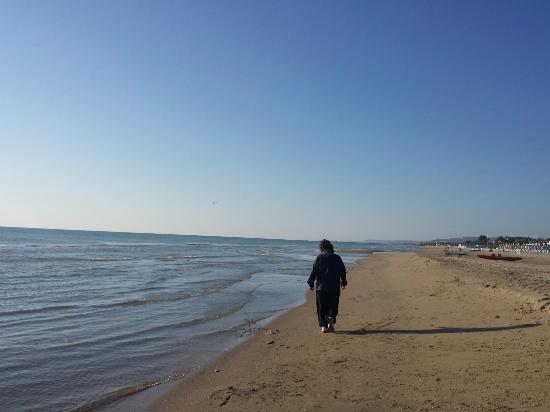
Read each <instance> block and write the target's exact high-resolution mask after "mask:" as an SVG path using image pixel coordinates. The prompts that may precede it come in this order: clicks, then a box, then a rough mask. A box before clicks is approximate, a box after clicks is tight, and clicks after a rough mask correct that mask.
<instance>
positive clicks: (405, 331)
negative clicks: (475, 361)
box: [334, 323, 541, 335]
mask: <svg viewBox="0 0 550 412" xmlns="http://www.w3.org/2000/svg"><path fill="white" fill-rule="evenodd" d="M537 326H541V324H540V323H522V324H520V325H509V326H489V327H485V328H452V327H451V328H449V327H445V326H441V327H438V328H434V329H366V328H361V329H356V330H337V331H335V332H334V333H339V334H341V335H375V334H379V333H383V334H404V335H431V334H438V333H480V332H501V331H505V330H514V329H526V328H535V327H537Z"/></svg>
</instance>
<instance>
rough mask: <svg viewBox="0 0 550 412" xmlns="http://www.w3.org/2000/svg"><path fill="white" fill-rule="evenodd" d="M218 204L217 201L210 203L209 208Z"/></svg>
mask: <svg viewBox="0 0 550 412" xmlns="http://www.w3.org/2000/svg"><path fill="white" fill-rule="evenodd" d="M217 204H218V201H217V200H214V201H213V202H212V203H210V206H216V205H217Z"/></svg>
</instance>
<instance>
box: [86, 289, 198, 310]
mask: <svg viewBox="0 0 550 412" xmlns="http://www.w3.org/2000/svg"><path fill="white" fill-rule="evenodd" d="M202 295H204V292H201V291H197V292H179V293H171V294H166V295H162V294H159V295H153V296H149V297H144V298H141V299H130V300H124V301H122V302H113V303H106V304H101V305H94V307H100V308H115V307H119V306H140V305H148V304H150V303H162V302H175V301H178V300H185V299H190V298H194V297H198V296H202Z"/></svg>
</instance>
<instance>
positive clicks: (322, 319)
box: [316, 289, 340, 327]
mask: <svg viewBox="0 0 550 412" xmlns="http://www.w3.org/2000/svg"><path fill="white" fill-rule="evenodd" d="M316 295H317V296H316V297H317V318H318V319H319V326H325V327H326V326H328V318H329V317H331V318H332V322H333V323H336V316H337V315H338V303H339V302H340V289H336V290H331V289H328V290H318V291H316Z"/></svg>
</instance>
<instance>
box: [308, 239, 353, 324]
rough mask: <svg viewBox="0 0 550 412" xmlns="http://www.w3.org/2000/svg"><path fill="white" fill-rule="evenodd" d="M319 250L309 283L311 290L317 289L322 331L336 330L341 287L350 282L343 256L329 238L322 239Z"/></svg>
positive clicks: (318, 315) (318, 312)
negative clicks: (339, 254)
mask: <svg viewBox="0 0 550 412" xmlns="http://www.w3.org/2000/svg"><path fill="white" fill-rule="evenodd" d="M319 251H320V252H321V253H320V254H319V255H318V256H317V258H316V259H315V263H313V269H312V270H311V275H310V276H309V279H308V280H307V283H308V285H309V288H310V290H312V291H313V290H315V294H316V303H317V318H318V320H319V326H320V327H321V332H323V333H326V332H334V324H335V323H336V316H338V304H339V303H340V288H342V289H344V288H345V287H346V286H347V284H348V282H347V280H346V267H345V266H344V262H342V258H341V257H340V256H338V255H337V254H335V253H334V247H333V246H332V243H330V241H329V240H327V239H323V240H321V242H320V243H319Z"/></svg>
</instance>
